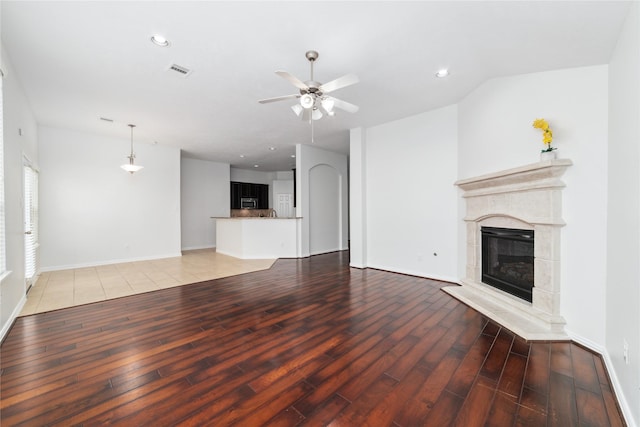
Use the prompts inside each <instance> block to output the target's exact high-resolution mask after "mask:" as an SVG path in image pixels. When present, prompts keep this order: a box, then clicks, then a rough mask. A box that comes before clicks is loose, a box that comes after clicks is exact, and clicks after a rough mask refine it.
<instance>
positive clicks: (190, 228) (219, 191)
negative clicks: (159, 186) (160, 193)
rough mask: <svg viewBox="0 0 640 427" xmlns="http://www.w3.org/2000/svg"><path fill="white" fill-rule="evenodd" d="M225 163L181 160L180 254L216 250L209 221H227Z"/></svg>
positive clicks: (227, 187)
mask: <svg viewBox="0 0 640 427" xmlns="http://www.w3.org/2000/svg"><path fill="white" fill-rule="evenodd" d="M229 182H230V175H229V164H228V163H217V162H210V161H206V160H196V159H188V158H182V159H181V161H180V200H181V201H180V213H181V214H180V222H181V233H180V234H181V238H182V250H189V249H203V248H213V247H215V246H216V223H215V221H216V220H215V219H212V217H228V216H229V207H230V194H229V193H230V187H229Z"/></svg>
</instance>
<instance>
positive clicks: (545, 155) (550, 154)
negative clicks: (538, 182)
mask: <svg viewBox="0 0 640 427" xmlns="http://www.w3.org/2000/svg"><path fill="white" fill-rule="evenodd" d="M557 158H558V153H557V151H556V150H553V151H542V152H541V153H540V161H541V162H546V161H549V160H555V159H557Z"/></svg>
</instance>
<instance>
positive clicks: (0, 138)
mask: <svg viewBox="0 0 640 427" xmlns="http://www.w3.org/2000/svg"><path fill="white" fill-rule="evenodd" d="M2 76H3V75H2V74H1V71H0V277H2V276H3V275H4V273H5V272H6V270H7V256H6V251H5V247H6V237H5V236H6V233H5V229H4V215H5V208H4V130H3V121H4V119H3V117H4V113H3V108H2V104H3V102H2V98H3V96H2Z"/></svg>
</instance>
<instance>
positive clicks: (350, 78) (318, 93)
mask: <svg viewBox="0 0 640 427" xmlns="http://www.w3.org/2000/svg"><path fill="white" fill-rule="evenodd" d="M305 57H306V58H307V59H308V60H309V63H310V65H311V73H310V78H309V80H307V81H306V82H303V81H301V80H300V79H298V78H297V77H295V76H293V75H291V74H289V73H288V72H286V71H276V74H277V75H279V76H280V77H282V78H284V79H285V80H287V81H289V83H291V84H292V85H294V86H295V87H297V88H298V89H299V90H300V93H299V94H298V93H294V94H292V95H285V96H278V97H275V98H267V99H261V100H259V101H258V102H259V103H261V104H267V103H269V102H276V101H284V100H287V99H294V98H295V99H300V102H299V103H297V104H295V105H293V106H292V107H291V108H292V109H293V111H294V112H295V113H296V115H297V116H298V117H300V118H301V119H302V120H304V121H309V122H311V123H312V124H313V121H314V120H320V119H321V118H322V117H323V116H324V115H325V114H326V115H328V116H333V115H334V114H335V111H334V108H339V109H341V110H344V111H347V112H349V113H355V112H356V111H358V108H359V107H358V106H357V105H353V104H351V103H349V102H346V101H342V100H340V99H338V98H334V97H333V96H329V95H327V94H328V93H331V92H333V91H336V90H338V89H342V88H344V87H347V86H351V85H353V84H356V83H358V81H359V80H358V76H356V75H355V74H347V75H344V76H342V77H339V78H337V79H335V80H332V81H330V82H328V83H324V84H323V83H320V82H317V81H315V80H313V63H314V62H315V61H316V60H317V59H318V52H316V51H315V50H310V51H308V52H307V53H306V54H305Z"/></svg>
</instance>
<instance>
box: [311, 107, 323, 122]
mask: <svg viewBox="0 0 640 427" xmlns="http://www.w3.org/2000/svg"><path fill="white" fill-rule="evenodd" d="M322 115H323V114H322V111H320V110H319V109H318V108H314V109H313V111H312V112H311V118H312V119H313V120H320V119H321V118H322Z"/></svg>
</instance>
